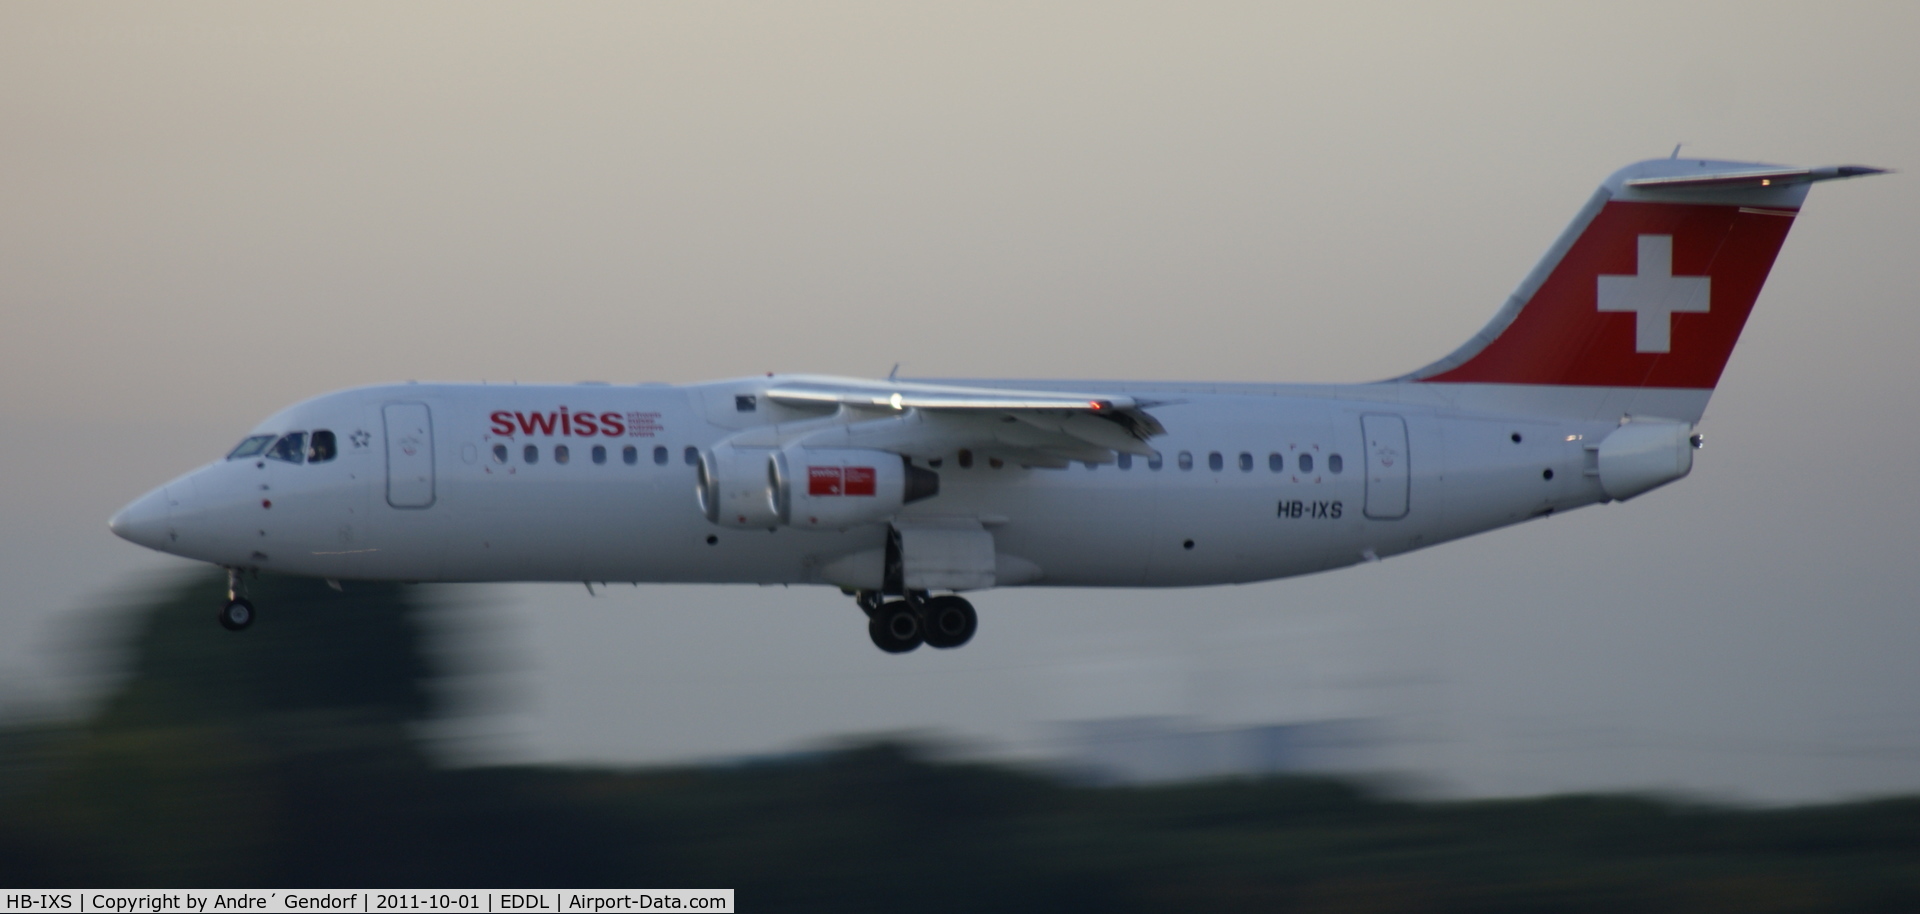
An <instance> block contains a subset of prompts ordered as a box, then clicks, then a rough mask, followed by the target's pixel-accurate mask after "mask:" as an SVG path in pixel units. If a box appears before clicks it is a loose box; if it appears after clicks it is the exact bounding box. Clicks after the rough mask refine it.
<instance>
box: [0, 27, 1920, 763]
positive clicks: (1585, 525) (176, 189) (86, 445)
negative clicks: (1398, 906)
mask: <svg viewBox="0 0 1920 914" xmlns="http://www.w3.org/2000/svg"><path fill="white" fill-rule="evenodd" d="M1916 33H1920V7H1916V6H1914V5H1911V4H1896V3H1888V4H1836V3H1820V4H1785V5H1777V4H1760V3H1738V4H1714V5H1700V4H1675V3H1671V2H1661V3H1647V4H1625V3H1612V4H1604V5H1593V6H1589V7H1582V8H1578V9H1575V8H1572V7H1569V6H1566V5H1557V4H1556V5H1539V4H1512V5H1476V6H1467V5H1458V4H1448V5H1443V6H1433V5H1411V4H1409V5H1403V6H1401V5H1374V6H1365V5H1358V4H1339V5H1324V6H1323V7H1309V8H1301V7H1282V6H1281V5H1278V4H1247V5H1222V4H1213V5H1202V4H1191V3H1187V4H1154V5H1124V4H1118V3H1111V2H1103V3H1097V4H1071V5H1070V4H1031V3H1016V4H1004V5H990V4H985V3H969V4H950V5H938V6H935V5H925V4H874V5H826V4H805V5H802V4H788V5H774V4H764V5H722V4H704V3H703V4H686V5H679V6H670V5H664V4H649V5H613V4H595V5H579V6H554V5H541V6H506V5H497V6H496V5H480V4H447V5H407V6H397V7H396V6H388V5H347V4H327V5H294V4H271V5H264V4H239V3H235V4H221V5H180V4H166V5H162V4H151V5H149V4H138V5H74V4H44V5H39V4H25V3H12V4H5V5H0V315H3V318H0V319H3V320H4V323H0V389H4V390H5V391H6V394H5V397H4V400H0V419H4V421H5V423H6V428H7V430H8V431H9V432H10V434H9V435H8V442H7V444H6V445H5V446H4V447H0V472H4V474H5V480H6V481H5V483H4V484H3V485H0V696H13V698H12V699H10V700H12V701H16V702H20V701H25V702H34V701H60V700H63V699H64V697H65V696H69V695H72V694H76V693H75V692H74V688H75V680H74V678H73V673H74V671H75V670H76V669H78V668H79V667H78V666H77V662H76V660H75V657H74V655H73V654H72V653H71V651H70V650H69V648H68V646H69V645H71V644H73V643H74V642H75V640H76V638H79V637H81V635H82V634H84V633H85V632H87V631H89V628H88V626H89V624H90V623H88V622H87V621H86V620H87V619H88V618H89V617H88V615H87V608H88V607H91V606H97V605H100V604H102V603H104V602H109V601H110V600H111V599H112V594H114V593H116V592H118V591H119V590H120V589H122V588H126V587H130V586H135V585H137V583H138V582H139V581H141V580H143V578H141V577H140V575H141V574H143V573H147V572H150V571H152V570H155V569H168V568H181V567H184V566H185V565H186V564H187V563H184V562H181V561H178V560H173V559H168V558H165V557H161V556H157V555H154V554H151V553H145V552H144V551H143V550H141V549H139V548H138V547H136V546H133V545H131V544H128V543H124V542H121V541H119V540H116V539H114V538H113V537H112V536H110V535H109V534H108V533H107V531H106V527H105V519H106V517H107V516H108V515H109V514H110V513H111V512H112V510H113V509H114V508H116V507H117V506H119V505H120V504H122V503H124V502H126V501H127V500H129V499H131V498H133V497H134V496H136V495H138V494H140V493H141V492H143V491H145V490H147V489H149V488H151V487H153V486H154V485H157V484H159V483H161V482H163V481H165V480H166V479H169V478H171V477H173V476H175V475H177V474H179V473H181V472H183V471H185V470H187V469H189V468H191V467H193V466H194V465H196V464H198V463H201V462H204V461H206V460H208V459H211V458H212V457H214V456H217V455H218V454H220V453H222V452H223V451H224V450H225V449H226V448H227V447H228V446H230V445H231V443H232V441H233V440H234V439H236V438H237V437H238V436H239V435H240V433H241V432H243V431H244V430H246V429H247V428H248V427H249V426H251V425H252V424H253V423H254V422H255V421H257V420H258V419H259V418H260V417H262V416H264V415H265V414H267V413H269V412H271V411H273V410H275V409H277V408H279V407H280V406H283V405H285V404H287V403H289V402H291V401H294V400H297V399H301V398H304V397H307V396H311V395H314V394H318V393H322V392H325V391H327V390H331V389H334V388H338V387H343V386H348V385H355V384H363V383H372V382H379V381H390V380H403V379H409V378H421V379H445V380H480V379H489V380H513V379H518V380H521V381H555V382H571V381H579V380H588V379H596V380H607V381H613V382H627V381H639V380H664V381H691V380H701V379H707V378H715V377H724V376H729V375H739V374H748V373H757V372H761V371H768V370H777V371H822V372H834V373H844V374H864V375H884V374H885V373H886V372H887V370H888V369H889V368H890V367H891V366H892V365H893V364H894V363H895V362H900V363H902V366H903V367H902V373H903V374H908V375H921V376H946V377H965V376H1027V377H1098V378H1116V377H1120V378H1168V379H1182V380H1187V379H1223V380H1287V381H1314V380H1327V381H1360V380H1367V379H1372V378H1377V377H1385V376H1389V375H1393V374H1398V373H1400V372H1402V371H1405V370H1407V369H1409V368H1412V367H1416V366H1418V365H1421V364H1425V363H1426V362H1428V361H1430V360H1432V359H1434V358H1436V357H1438V356H1440V355H1443V354H1445V353H1446V352H1448V351H1450V350H1451V349H1453V347H1454V346H1455V345H1457V344H1458V343H1459V342H1460V341H1461V340H1463V339H1465V338H1466V337H1467V336H1468V335H1470V334H1471V333H1473V332H1474V331H1475V330H1477V329H1478V328H1479V327H1480V325H1481V324H1482V323H1484V322H1485V320H1486V319H1487V318H1488V317H1489V316H1490V315H1491V314H1492V312H1493V311H1494V309H1495V308H1496V307H1497V306H1498V305H1499V303H1500V301H1501V300H1502V299H1503V298H1504V297H1505V296H1506V295H1507V293H1508V292H1510V291H1511V290H1512V288H1513V286H1514V285H1515V283H1517V282H1518V280H1519V278H1520V277H1521V275H1522V274H1523V273H1525V271H1526V270H1527V269H1528V268H1529V267H1530V266H1531V265H1532V264H1533V262H1534V261H1535V260H1536V259H1537V258H1538V257H1539V255H1540V254H1541V252H1542V251H1543V250H1544V249H1545V248H1546V246H1547V244H1548V243H1549V242H1550V241H1551V240H1552V239H1553V237H1554V235H1555V234H1556V233H1557V232H1558V231H1559V230H1560V229H1561V228H1562V227H1563V226H1564V225H1565V223H1566V221H1567V220H1568V219H1569V218H1570V217H1571V216H1572V214H1573V212H1574V210H1575V209H1576V208H1577V207H1578V206H1579V205H1580V204H1581V203H1582V202H1584V201H1585V199H1586V198H1587V196H1588V195H1589V194H1590V193H1591V192H1592V189H1593V188H1594V186H1595V185H1596V184H1597V183H1598V182H1599V181H1600V180H1601V179H1602V178H1603V177H1605V176H1606V175H1607V174H1608V173H1609V172H1610V171H1612V170H1613V169H1615V168H1617V167H1619V166H1620V165H1623V164H1626V163H1628V162H1631V161H1634V160H1637V159H1642V158H1650V157H1656V156H1664V155H1666V154H1667V153H1668V152H1669V151H1670V150H1671V149H1672V148H1673V145H1674V144H1675V143H1678V142H1685V143H1686V144H1688V145H1687V147H1686V148H1687V150H1688V151H1689V152H1690V153H1693V154H1699V155H1708V156H1716V157H1726V158H1750V159H1756V160H1764V161H1773V162H1783V163H1794V164H1805V165H1819V164H1842V163H1859V164H1867V165H1876V166H1881V167H1889V168H1894V169H1901V170H1904V171H1905V172H1906V173H1905V174H1896V175H1892V176H1887V177H1879V178H1873V179H1870V180H1866V181H1854V182H1841V183H1836V184H1829V185H1823V186H1820V187H1817V188H1815V190H1814V191H1813V193H1812V195H1811V197H1810V198H1809V202H1808V206H1807V208H1806V210H1805V212H1804V214H1803V215H1802V217H1801V218H1800V219H1799V220H1798V222H1797V224H1796V226H1795V228H1794V231H1793V235H1792V237H1790V238H1789V240H1788V242H1787V245H1786V248H1785V250H1784V252H1783V253H1782V255H1781V257H1780V259H1779V261H1778V263H1777V264H1776V267H1775V269H1774V273H1773V278H1772V280H1771V281H1770V283H1769V285H1768V286H1767V289H1766V292H1765V293H1764V294H1763V296H1762V298H1761V300H1760V303H1759V306H1758V308H1757V309H1756V311H1755V314H1754V317H1753V319H1752V320H1751V322H1750V323H1749V325H1748V327H1747V331H1746V334H1745V335H1744V337H1743V338H1742V341H1741V344H1740V347H1739V349H1738V350H1736V352H1735V354H1734V357H1733V361H1732V363H1731V364H1730V365H1729V367H1728V370H1727V372H1726V375H1725V377H1724V379H1723V381H1722V385H1721V388H1720V391H1719V393H1718V394H1717V395H1716V397H1715V399H1714V402H1713V405H1712V407H1711V408H1710V409H1709V411H1708V415H1707V419H1706V421H1705V423H1704V425H1703V431H1704V432H1705V433H1706V436H1707V438H1708V447H1707V449H1706V450H1704V451H1703V452H1701V453H1700V455H1699V458H1698V460H1697V462H1696V464H1695V471H1694V474H1693V476H1692V477H1691V478H1689V479H1687V480H1685V481H1683V482H1681V483H1679V484H1677V485H1675V486H1673V487H1671V488H1669V489H1665V490H1661V491H1659V492H1656V493H1654V494H1651V495H1649V496H1647V497H1645V498H1644V499H1642V500H1639V501H1635V502H1633V503H1630V504H1625V505H1608V506H1602V507H1595V508H1589V509H1586V510H1584V511H1580V512H1577V513H1574V514H1572V515H1569V516H1565V517H1556V518H1553V519H1551V520H1550V521H1547V522H1541V523H1533V524H1528V525H1525V526H1522V527H1519V528H1514V529H1509V530H1506V531H1500V532H1496V533H1492V534H1487V535H1483V536H1480V537H1478V538H1475V539H1472V540H1468V541H1465V542H1461V543H1456V544H1450V545H1446V546H1441V547H1438V548H1435V549H1431V550H1428V551H1424V552H1419V553H1415V554H1411V555H1408V556H1404V557H1400V558H1396V559H1393V560H1391V561H1388V562H1384V563H1381V564H1379V565H1370V566H1366V567H1362V568H1356V569H1352V570H1347V571H1342V572H1337V573H1334V574H1332V575H1326V576H1320V577H1314V578H1306V579H1298V580H1292V581H1282V582H1275V583H1268V584H1261V585H1255V586H1246V587H1233V588H1214V589H1200V590H1178V591H1159V592H1155V591H1112V592H1096V591H1059V590H1031V591H1024V592H1023V591H1019V590H1008V591H1000V592H993V593H989V594H983V595H981V596H980V597H979V598H978V599H977V600H976V603H977V605H979V606H980V608H981V612H982V617H983V619H982V624H981V630H980V635H979V637H978V638H977V639H976V640H975V642H974V643H973V644H971V645H969V646H968V647H967V648H966V649H964V650H961V651H956V652H931V651H921V652H916V653H915V654H912V655H908V656H906V657H889V656H885V655H882V654H881V653H880V652H879V651H876V650H874V649H873V647H872V646H871V645H870V644H868V643H867V640H866V636H865V633H864V630H863V624H862V622H863V620H862V619H861V617H860V616H859V614H858V612H857V611H856V610H855V609H853V608H852V606H851V605H850V603H849V602H848V601H846V600H844V599H843V598H841V597H840V596H839V595H838V594H837V593H834V592H832V591H830V590H812V589H794V590H785V589H760V588H737V587H736V588H721V587H709V588H697V587H671V588H670V587H643V588H640V589H638V590H633V589H628V590H624V591H621V590H616V591H614V593H613V594H611V595H607V596H603V597H600V598H597V599H596V598H589V597H588V596H587V594H586V593H585V592H584V590H583V589H581V588H578V587H571V588H569V587H559V586H500V587H486V588H473V589H471V590H470V591H467V592H465V593H466V594H467V595H468V596H471V597H477V598H479V599H481V600H484V601H486V604H487V607H488V608H487V609H486V610H485V613H484V615H485V618H486V619H488V620H489V621H490V624H492V625H493V626H495V627H494V629H493V632H494V634H493V636H492V642H491V643H492V644H493V645H494V647H495V649H497V650H499V651H502V652H504V653H503V656H505V657H506V658H507V659H509V660H511V661H512V663H513V664H514V668H515V669H516V670H517V672H516V673H515V674H514V675H513V677H511V681H510V683H509V684H511V685H513V686H515V692H516V694H518V695H519V696H520V698H519V699H518V704H517V705H516V708H517V710H516V713H515V714H513V715H510V716H507V717H502V718H498V719H495V720H493V721H491V722H490V723H489V724H488V727H490V728H491V730H492V731H493V735H492V736H491V737H489V740H488V741H487V742H486V743H485V745H486V746H487V747H490V748H488V750H487V751H488V752H490V753H491V754H492V755H494V756H496V757H510V758H533V759H553V760H578V761H648V760H659V759H669V758H686V757H706V756H716V755H724V754H729V753H739V752H763V751H776V750H780V749H784V748H791V747H794V746H799V745H804V744H806V743H807V742H808V741H812V740H818V739H821V738H824V737H827V736H830V735H833V734H844V733H859V732H873V731H882V730H900V729H925V730H934V731H943V732H951V733H957V734H960V735H962V736H965V737H969V738H973V739H978V740H984V741H997V742H999V743H1002V744H1022V743H1024V744H1031V743H1032V742H1033V741H1034V740H1036V739H1040V738H1042V737H1044V735H1045V734H1046V733H1047V732H1049V731H1048V729H1047V723H1048V722H1049V721H1057V720H1066V719H1077V718H1087V717H1101V716H1117V715H1130V714H1188V715H1194V716H1196V717H1197V718H1201V719H1204V720H1205V721H1208V722H1211V723H1216V724H1234V723H1267V722H1279V721H1287V720H1306V719H1322V718H1327V717H1346V716H1359V717H1369V718H1374V719H1379V720H1383V721H1389V722H1391V723H1392V726H1393V727H1394V728H1396V729H1395V730H1394V732H1395V733H1396V734H1398V737H1397V741H1396V742H1395V743H1394V747H1393V748H1392V750H1391V751H1392V752H1393V753H1394V755H1393V758H1391V759H1390V760H1389V761H1390V762H1391V763H1392V764H1393V766H1394V767H1397V768H1399V769H1401V770H1405V771H1410V772H1413V773H1416V774H1418V775H1420V776H1422V777H1425V778H1428V779H1430V780H1431V781H1432V782H1433V783H1435V784H1437V785H1440V786H1442V787H1443V788H1445V789H1452V790H1459V791H1466V792H1478V793H1511V792H1527V791H1537V790H1550V789H1564V788H1592V787H1650V788H1686V789H1694V790H1705V791H1712V792H1716V793H1722V794H1728V795H1735V796H1747V797H1756V798H1772V799H1793V798H1811V797H1829V796H1839V795H1849V794H1856V793H1862V792H1884V791H1889V790H1905V791H1913V790H1920V660H1916V657H1920V605H1916V603H1920V601H1917V600H1916V593H1920V561H1916V556H1915V551H1914V545H1913V544H1914V542H1915V541H1916V533H1920V521H1916V517H1920V481H1916V479H1915V478H1914V474H1913V471H1912V466H1913V464H1914V454H1915V444H1916V441H1915V439H1916V432H1915V424H1916V420H1917V419H1920V406H1916V405H1915V404H1916V395H1920V370H1917V369H1916V368H1915V367H1914V359H1913V356H1912V354H1911V351H1910V350H1911V348H1912V346H1913V341H1914V340H1915V339H1916V338H1920V333H1917V332H1916V331H1920V315H1916V313H1915V305H1916V303H1917V302H1920V258H1916V257H1915V251H1916V242H1920V191H1917V190H1916V184H1915V180H1914V177H1913V176H1912V175H1913V172H1915V171H1916V170H1920V118H1915V117H1914V112H1915V110H1916V108H1915V106H1916V100H1917V99H1920V57H1916V55H1914V53H1913V51H1912V47H1911V43H1912V37H1913V35H1915V34H1916ZM263 609H264V610H265V611H267V612H269V613H270V612H271V611H272V610H271V608H270V607H263ZM211 610H212V608H211V607H209V616H210V617H211ZM208 627H209V631H208V637H210V638H213V637H225V633H224V632H220V631H218V630H217V628H215V627H214V626H213V625H212V622H211V618H209V626H208ZM77 633H79V634H77ZM7 700H9V699H7V698H4V697H0V702H4V701H7Z"/></svg>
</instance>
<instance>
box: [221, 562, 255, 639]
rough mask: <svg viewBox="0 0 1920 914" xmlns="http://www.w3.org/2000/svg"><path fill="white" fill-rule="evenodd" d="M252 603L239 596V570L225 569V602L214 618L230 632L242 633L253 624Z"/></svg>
mask: <svg viewBox="0 0 1920 914" xmlns="http://www.w3.org/2000/svg"><path fill="white" fill-rule="evenodd" d="M253 616H254V612H253V603H252V601H250V600H248V599H247V598H246V597H243V596H241V595H240V569H238V568H229V569H227V602H226V605H224V606H221V607H220V612H219V613H217V614H216V615H215V616H214V618H216V619H218V620H219V621H220V627H221V628H224V629H226V630H227V631H230V632H237V631H244V630H246V628H247V626H249V625H252V624H253Z"/></svg>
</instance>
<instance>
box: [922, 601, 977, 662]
mask: <svg viewBox="0 0 1920 914" xmlns="http://www.w3.org/2000/svg"><path fill="white" fill-rule="evenodd" d="M921 607H922V609H921V615H922V616H923V617H924V619H925V620H926V627H927V634H926V641H927V646H928V647H937V648H940V649H941V650H951V649H953V648H956V647H959V646H960V645H962V644H965V643H967V642H968V641H971V640H973V633H974V632H975V631H976V630H978V629H979V628H980V617H979V616H978V615H976V614H975V613H974V611H973V604H972V603H968V602H967V601H966V600H964V599H961V598H960V597H956V596H952V595H948V596H944V597H934V598H933V599H931V600H928V601H927V602H925V603H923V604H921Z"/></svg>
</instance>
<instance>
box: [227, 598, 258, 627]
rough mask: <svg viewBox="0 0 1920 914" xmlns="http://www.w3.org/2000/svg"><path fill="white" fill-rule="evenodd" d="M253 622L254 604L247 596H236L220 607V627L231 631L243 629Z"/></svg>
mask: <svg viewBox="0 0 1920 914" xmlns="http://www.w3.org/2000/svg"><path fill="white" fill-rule="evenodd" d="M252 624H253V604H252V603H250V602H248V601H247V598H246V597H234V598H233V599H231V600H228V601H227V605H225V606H222V607H220V627H221V628H224V629H226V630H227V631H230V632H237V631H243V630H245V629H246V627H247V626H249V625H252Z"/></svg>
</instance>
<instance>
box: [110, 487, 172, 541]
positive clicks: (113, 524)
mask: <svg viewBox="0 0 1920 914" xmlns="http://www.w3.org/2000/svg"><path fill="white" fill-rule="evenodd" d="M171 501H172V499H170V498H168V497H167V487H166V486H161V487H160V488H158V489H154V490H153V491H151V492H148V493H147V494H145V495H142V496H140V497H139V498H137V499H134V500H133V502H132V503H131V504H128V505H127V506H126V507H124V508H121V509H120V512H119V513H118V514H115V515H114V516H113V518H112V519H111V520H109V521H107V529H108V530H112V531H113V534H114V535H115V536H118V537H120V538H121V539H123V540H126V541H128V542H131V543H139V544H140V545H142V546H145V547H147V548H148V549H158V550H161V551H166V549H167V547H168V546H169V545H171V544H172V542H173V540H174V538H175V534H174V531H173V525H172V523H171V518H170V516H169V512H168V506H169V504H170V503H171Z"/></svg>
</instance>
